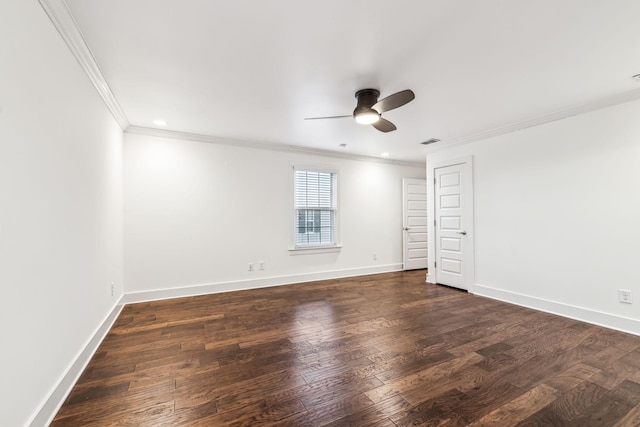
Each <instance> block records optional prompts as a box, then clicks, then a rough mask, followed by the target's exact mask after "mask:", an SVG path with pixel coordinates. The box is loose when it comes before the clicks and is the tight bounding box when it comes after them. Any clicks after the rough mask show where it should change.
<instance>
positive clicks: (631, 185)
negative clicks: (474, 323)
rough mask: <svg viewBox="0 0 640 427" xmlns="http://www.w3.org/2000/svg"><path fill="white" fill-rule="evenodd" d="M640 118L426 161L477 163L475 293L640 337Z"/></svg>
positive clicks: (606, 113) (599, 118) (605, 112)
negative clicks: (626, 298) (626, 295)
mask: <svg viewBox="0 0 640 427" xmlns="http://www.w3.org/2000/svg"><path fill="white" fill-rule="evenodd" d="M638 117H640V101H635V102H631V103H626V104H621V105H617V106H614V107H609V108H606V109H602V110H598V111H594V112H591V113H588V114H583V115H580V116H576V117H571V118H568V119H564V120H561V121H557V122H553V123H549V124H546V125H542V126H538V127H534V128H529V129H526V130H522V131H519V132H514V133H510V134H507V135H503V136H500V137H495V138H491V139H488V140H484V141H479V142H476V143H472V144H467V145H462V146H458V147H453V148H451V149H445V150H442V151H438V152H436V153H433V154H430V155H428V156H427V167H429V164H432V163H434V162H437V161H440V160H443V159H448V158H456V157H460V156H464V155H472V156H473V165H474V192H475V200H474V203H475V234H476V235H475V238H476V240H475V242H476V247H475V253H476V278H475V287H474V291H475V292H476V293H479V294H483V295H488V296H492V297H494V298H500V299H505V300H508V301H512V302H516V303H519V304H524V305H529V306H533V307H536V308H539V309H543V310H547V311H552V312H556V313H560V314H564V315H567V316H570V317H574V318H581V319H583V320H587V321H590V322H593V323H599V324H604V325H606V326H610V327H613V328H617V329H622V330H627V331H630V332H633V333H636V334H640V311H639V310H638V304H640V262H639V261H640V246H638V242H640V226H639V224H640V197H639V196H640V120H638ZM619 288H623V289H629V290H631V291H633V294H634V297H635V302H634V304H633V305H625V304H621V303H619V302H618V294H617V290H618V289H619Z"/></svg>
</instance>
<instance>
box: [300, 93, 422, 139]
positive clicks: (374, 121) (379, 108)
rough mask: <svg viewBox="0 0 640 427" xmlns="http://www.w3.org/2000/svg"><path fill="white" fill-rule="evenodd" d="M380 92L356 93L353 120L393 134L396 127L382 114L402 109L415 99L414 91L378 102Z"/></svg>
mask: <svg viewBox="0 0 640 427" xmlns="http://www.w3.org/2000/svg"><path fill="white" fill-rule="evenodd" d="M379 96H380V91H379V90H377V89H361V90H359V91H357V92H356V99H357V104H356V108H355V109H354V110H353V118H354V119H355V121H356V122H357V123H360V124H362V125H372V126H373V127H374V128H376V129H377V130H379V131H380V132H392V131H394V130H396V129H397V128H396V125H394V124H393V123H391V122H390V121H389V120H385V119H383V118H382V113H384V112H385V111H389V110H393V109H394V108H398V107H402V106H403V105H405V104H407V103H408V102H411V101H413V100H414V99H415V94H414V93H413V91H411V90H409V89H406V90H403V91H400V92H397V93H394V94H393V95H389V96H387V97H386V98H384V99H382V100H380V101H378V97H379ZM344 117H351V116H330V117H308V118H306V119H305V120H316V119H341V118H344Z"/></svg>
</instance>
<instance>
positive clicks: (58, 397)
mask: <svg viewBox="0 0 640 427" xmlns="http://www.w3.org/2000/svg"><path fill="white" fill-rule="evenodd" d="M123 306H124V305H123V304H122V300H120V301H119V302H118V303H116V305H115V306H114V307H113V309H112V310H111V312H110V313H109V314H108V315H107V316H106V317H105V319H104V320H103V321H102V324H101V325H100V326H99V327H98V329H97V330H96V331H95V332H94V334H93V336H92V337H91V338H90V339H89V341H88V342H87V344H86V345H85V346H84V349H83V350H82V351H81V352H80V354H78V356H77V357H76V359H75V361H74V362H73V364H72V365H71V367H70V368H69V369H68V370H67V372H66V373H65V374H64V375H63V376H62V378H61V379H60V381H59V382H58V384H57V385H56V386H55V387H54V388H53V390H52V391H51V393H50V394H49V397H48V398H47V399H46V400H45V401H44V403H43V404H42V405H41V407H40V409H39V410H38V411H37V412H36V413H35V415H34V417H33V418H32V420H31V422H30V423H29V424H28V425H29V426H31V427H42V426H48V425H49V424H51V422H52V421H53V418H54V417H55V416H56V414H57V413H58V411H59V410H60V407H61V406H62V404H63V403H64V401H65V399H66V398H67V396H68V395H69V393H70V392H71V389H72V388H73V386H74V385H75V384H76V382H77V381H78V379H79V378H80V375H81V374H82V372H84V370H85V368H86V367H87V365H88V364H89V361H90V360H91V358H92V357H93V355H94V353H95V352H96V350H98V347H99V346H100V343H102V340H103V339H104V337H105V336H106V335H107V333H108V332H109V330H110V329H111V326H113V323H114V322H115V321H116V319H117V318H118V316H119V315H120V312H121V311H122V307H123Z"/></svg>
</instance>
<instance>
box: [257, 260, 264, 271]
mask: <svg viewBox="0 0 640 427" xmlns="http://www.w3.org/2000/svg"><path fill="white" fill-rule="evenodd" d="M258 266H259V267H258V268H259V269H260V270H264V261H258Z"/></svg>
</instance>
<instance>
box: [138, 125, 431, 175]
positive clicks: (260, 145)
mask: <svg viewBox="0 0 640 427" xmlns="http://www.w3.org/2000/svg"><path fill="white" fill-rule="evenodd" d="M125 133H128V134H134V135H147V136H155V137H160V138H170V139H182V140H186V141H197V142H207V143H210V144H220V145H231V146H233V147H246V148H255V149H258V150H270V151H281V152H287V153H298V154H308V155H312V156H323V157H334V158H338V159H346V160H358V161H364V162H373V163H385V164H391V165H397V166H412V167H420V168H422V167H424V165H425V164H424V162H410V161H406V160H393V159H380V158H378V157H372V156H364V155H359V154H351V153H340V152H337V151H330V150H320V149H317V148H307V147H301V146H298V145H287V144H277V143H273V142H256V141H245V140H242V139H233V138H222V137H218V136H210V135H202V134H197V133H188V132H180V131H174V130H166V129H155V128H148V127H143V126H134V125H131V126H129V127H128V128H127V129H126V130H125Z"/></svg>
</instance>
